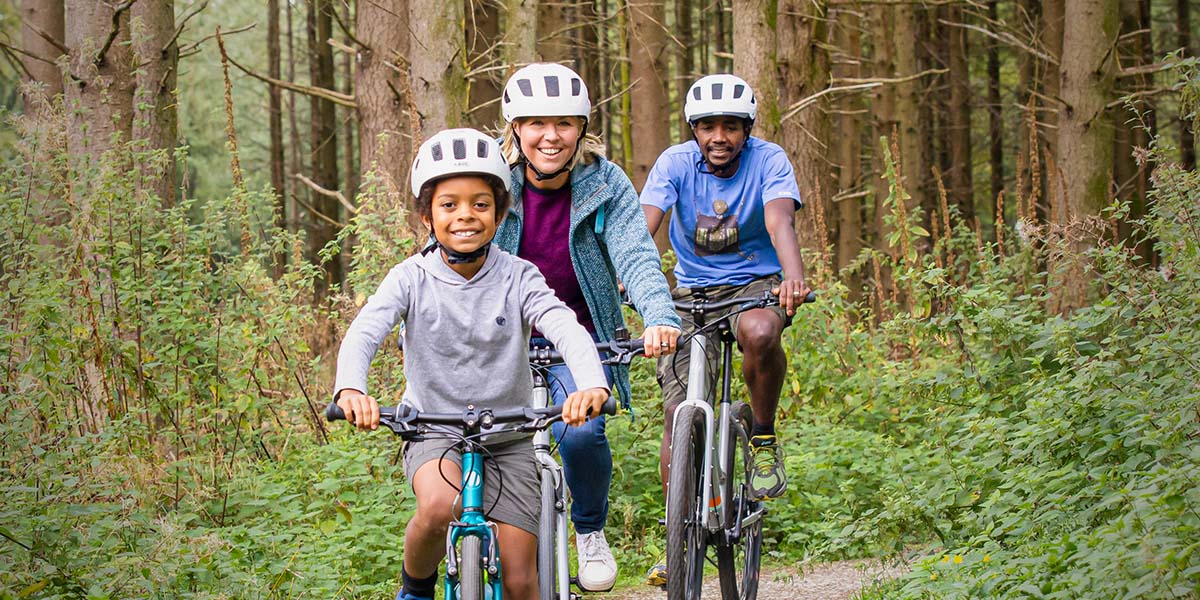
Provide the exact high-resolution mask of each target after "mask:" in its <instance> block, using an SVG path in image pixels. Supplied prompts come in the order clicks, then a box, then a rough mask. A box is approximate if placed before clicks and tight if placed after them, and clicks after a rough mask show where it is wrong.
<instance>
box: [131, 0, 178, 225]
mask: <svg viewBox="0 0 1200 600" xmlns="http://www.w3.org/2000/svg"><path fill="white" fill-rule="evenodd" d="M130 12H131V13H132V14H131V19H132V20H131V25H132V27H133V29H134V30H135V31H134V32H133V38H132V39H133V40H134V43H133V53H134V61H135V63H136V64H137V65H138V69H137V71H135V78H134V85H135V88H134V98H133V111H134V119H133V132H132V139H133V140H134V141H135V142H136V144H137V148H138V149H139V150H141V151H148V152H151V153H153V159H150V158H146V159H141V160H139V161H138V162H139V163H140V165H139V168H140V169H141V173H142V179H141V181H140V185H139V188H140V191H141V192H142V193H146V194H151V195H153V196H154V197H156V198H157V199H158V202H160V203H161V204H162V205H163V206H172V205H174V204H175V146H176V145H177V144H178V136H179V119H178V116H177V114H176V110H175V107H176V102H175V79H176V75H177V66H178V63H179V45H178V43H177V42H176V41H175V39H174V38H175V2H174V1H173V0H155V1H149V0H143V1H142V2H135V3H134V4H133V7H132V8H131V9H130Z"/></svg>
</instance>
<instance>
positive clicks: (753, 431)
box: [750, 423, 775, 437]
mask: <svg viewBox="0 0 1200 600" xmlns="http://www.w3.org/2000/svg"><path fill="white" fill-rule="evenodd" d="M760 435H770V436H774V435H775V424H774V423H771V424H770V425H759V424H758V423H755V424H754V425H751V426H750V437H757V436H760Z"/></svg>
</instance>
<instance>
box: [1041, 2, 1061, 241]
mask: <svg viewBox="0 0 1200 600" xmlns="http://www.w3.org/2000/svg"><path fill="white" fill-rule="evenodd" d="M1063 8H1064V7H1063V0H1046V1H1045V2H1044V3H1042V32H1041V36H1042V46H1043V47H1044V48H1045V49H1046V52H1047V53H1048V54H1050V56H1052V57H1054V58H1055V60H1057V61H1059V65H1061V64H1062V43H1063V26H1064V23H1063ZM1059 65H1055V64H1052V63H1049V62H1047V63H1045V71H1044V72H1043V73H1042V95H1043V96H1044V97H1046V98H1047V99H1048V100H1047V101H1046V103H1045V106H1044V110H1042V111H1041V112H1040V113H1039V117H1038V122H1039V127H1040V128H1041V135H1040V136H1039V137H1040V138H1041V140H1042V143H1043V145H1044V147H1045V154H1044V155H1045V157H1046V179H1045V188H1046V193H1045V195H1044V196H1043V203H1042V204H1041V205H1039V206H1038V207H1037V214H1038V218H1039V219H1042V220H1044V221H1049V220H1050V212H1051V208H1050V207H1051V203H1052V202H1054V200H1053V199H1054V198H1056V197H1058V196H1059V195H1060V194H1061V190H1062V171H1060V170H1059V169H1058V168H1057V160H1058V112H1059V109H1060V104H1059V102H1060V100H1059V94H1061V93H1062V92H1061V90H1062V72H1061V70H1060V67H1059ZM1052 166H1053V167H1054V168H1051V167H1052Z"/></svg>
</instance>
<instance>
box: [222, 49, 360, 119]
mask: <svg viewBox="0 0 1200 600" xmlns="http://www.w3.org/2000/svg"><path fill="white" fill-rule="evenodd" d="M229 64H231V65H233V66H235V67H237V68H238V70H239V71H241V72H243V73H245V74H247V75H249V76H251V77H253V78H255V79H257V80H259V81H262V82H264V83H268V84H271V85H273V86H275V87H279V88H283V89H285V90H291V91H293V92H300V93H301V94H306V95H309V96H315V97H317V98H322V99H325V100H328V101H330V102H333V103H334V104H338V105H341V106H345V107H347V108H358V105H357V104H356V103H355V102H354V96H351V95H349V94H343V93H341V92H338V91H335V90H330V89H325V88H322V87H316V86H307V85H299V84H296V83H292V82H290V81H284V80H282V79H275V78H274V77H267V76H266V75H259V74H258V73H255V72H254V71H251V70H250V69H247V68H246V67H243V66H242V65H241V64H239V63H238V62H237V61H236V60H233V57H229Z"/></svg>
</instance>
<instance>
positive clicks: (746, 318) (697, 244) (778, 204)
mask: <svg viewBox="0 0 1200 600" xmlns="http://www.w3.org/2000/svg"><path fill="white" fill-rule="evenodd" d="M757 109H758V107H757V104H756V103H755V99H754V92H753V90H751V89H750V85H749V84H747V83H746V82H745V81H744V80H742V79H741V78H739V77H736V76H734V75H709V76H707V77H703V78H701V79H700V80H699V81H697V82H696V83H694V84H692V87H691V89H689V90H688V94H687V98H686V100H685V103H684V108H683V112H684V117H685V118H686V119H687V121H688V124H689V125H691V127H692V135H693V139H692V140H691V141H688V142H685V143H682V144H678V145H676V146H672V147H671V148H668V149H667V150H666V151H665V152H663V153H662V155H661V156H659V157H658V160H657V161H656V162H655V163H654V168H653V169H651V171H650V175H649V177H648V178H647V179H646V185H645V187H644V188H643V190H642V193H641V198H640V200H641V204H642V210H643V211H644V212H645V213H646V223H647V225H648V226H649V227H650V232H651V233H655V232H657V231H658V228H659V226H660V225H661V224H662V222H663V217H664V215H665V214H666V211H667V210H668V209H674V210H673V212H672V215H671V219H670V231H669V233H670V240H671V246H672V247H673V248H674V249H675V255H676V257H677V258H678V263H677V264H676V266H675V277H676V280H677V281H678V286H677V288H676V290H675V291H674V293H673V296H674V297H675V298H676V299H690V298H693V297H695V296H696V295H697V294H700V293H702V294H703V295H704V296H705V297H707V298H708V299H710V300H718V299H723V298H730V297H735V296H745V295H761V294H762V292H763V291H764V290H771V291H772V292H773V293H775V294H777V295H778V296H779V306H778V307H771V308H765V309H755V310H750V311H747V312H744V313H742V314H740V315H739V316H737V317H735V318H734V319H733V320H732V322H731V326H732V329H733V331H734V333H735V335H736V336H737V341H738V345H739V346H740V347H741V350H742V353H743V362H742V376H743V378H744V379H745V381H746V387H747V388H748V390H749V392H750V405H751V408H752V410H753V412H754V424H753V428H752V431H751V446H752V451H753V454H754V465H755V468H754V473H753V477H752V481H751V487H752V491H753V493H754V494H755V495H757V496H758V497H759V498H762V499H768V498H778V497H780V496H782V495H783V491H784V489H785V487H786V481H787V478H786V475H785V473H784V467H783V457H782V452H781V449H780V446H779V443H778V440H777V439H776V437H775V412H776V408H777V407H778V405H779V393H780V390H781V389H782V387H783V379H784V376H785V374H786V372H787V357H786V356H785V355H784V351H783V347H782V345H781V343H780V338H781V336H782V334H783V330H784V328H785V327H787V326H788V325H789V324H790V323H791V319H792V315H794V314H795V312H796V308H797V307H798V306H799V305H800V304H801V303H802V302H803V299H804V297H805V296H806V295H808V293H809V288H808V285H806V284H805V281H804V265H803V263H802V261H801V258H800V247H799V243H798V242H797V241H796V233H795V229H794V228H793V218H794V213H795V209H796V207H798V206H802V204H801V201H800V191H799V188H798V187H797V185H796V176H795V174H794V172H793V170H792V165H791V163H790V162H789V161H788V158H787V154H786V153H785V152H784V151H783V149H782V148H780V147H779V146H778V145H776V144H772V143H770V142H767V141H765V140H762V139H759V138H755V137H752V136H751V135H750V132H751V130H752V128H753V127H754V118H755V116H756V114H757ZM680 316H681V318H682V319H683V326H684V333H685V334H687V333H690V331H692V330H693V329H694V326H693V324H692V322H691V317H690V315H687V314H681V315H680ZM689 354H690V351H689V348H688V345H687V344H681V345H680V347H679V352H678V354H677V355H676V356H678V358H677V359H676V358H675V357H671V356H668V357H665V358H660V359H659V362H658V383H659V385H660V386H662V389H663V407H664V411H663V412H664V415H665V423H664V425H665V426H664V435H663V439H662V445H661V448H660V451H659V470H660V472H661V475H662V478H663V483H664V488H665V484H666V481H667V477H668V463H669V459H670V440H671V425H672V419H673V418H674V414H675V407H676V406H678V405H679V403H680V402H682V401H683V400H684V399H685V397H686V390H685V389H684V382H686V380H687V376H686V374H681V375H679V376H678V377H677V376H676V374H675V369H674V368H673V367H672V363H673V362H674V361H676V360H678V361H679V362H678V364H680V365H687V364H688V355H689ZM680 370H682V367H681V369H680ZM665 571H666V569H665V567H664V566H663V565H656V566H655V567H654V568H652V569H651V570H650V574H649V577H648V581H647V583H650V584H651V585H663V584H665V583H666V573H665Z"/></svg>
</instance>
